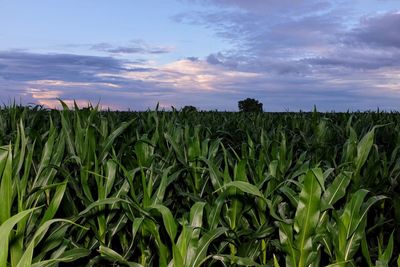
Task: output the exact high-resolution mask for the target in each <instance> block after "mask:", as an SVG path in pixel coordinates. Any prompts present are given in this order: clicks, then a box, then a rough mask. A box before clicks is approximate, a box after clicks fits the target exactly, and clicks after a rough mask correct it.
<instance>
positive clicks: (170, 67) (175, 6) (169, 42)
mask: <svg viewBox="0 0 400 267" xmlns="http://www.w3.org/2000/svg"><path fill="white" fill-rule="evenodd" d="M245 98H254V99H257V100H259V101H260V102H262V103H263V107H264V111H299V110H303V111H307V110H311V109H313V107H314V105H315V106H316V107H317V109H318V110H320V111H347V110H350V111H355V110H361V111H363V110H376V109H377V108H379V109H380V110H387V111H390V110H400V1H399V0H351V1H344V0H331V1H327V0H296V1H294V0H145V1H144V0H142V1H139V0H113V1H111V0H58V1H54V0H35V1H32V0H0V102H1V104H5V105H6V104H9V103H12V102H13V101H14V100H15V101H16V102H17V103H22V104H40V105H44V106H45V107H48V108H57V107H59V106H60V104H59V101H58V99H62V100H64V101H65V102H66V103H67V104H72V103H73V101H76V102H77V103H78V105H80V106H87V104H88V103H92V104H97V103H100V106H101V107H102V108H110V109H113V110H147V109H154V108H155V107H156V105H157V103H159V106H160V107H161V108H164V109H167V110H168V109H170V108H171V107H172V106H173V107H175V108H177V109H179V108H181V107H183V106H185V105H192V106H195V107H197V108H198V109H199V110H220V111H237V110H238V101H239V100H242V99H245Z"/></svg>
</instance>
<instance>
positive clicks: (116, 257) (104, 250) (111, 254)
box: [99, 246, 143, 267]
mask: <svg viewBox="0 0 400 267" xmlns="http://www.w3.org/2000/svg"><path fill="white" fill-rule="evenodd" d="M99 252H100V254H102V255H104V256H105V257H107V258H108V259H110V260H111V261H114V262H119V263H122V264H126V265H128V266H129V267H143V266H142V265H141V264H139V263H136V262H129V261H127V260H125V259H124V257H122V256H121V255H120V254H118V253H117V252H115V251H114V250H112V249H111V248H108V247H105V246H100V247H99Z"/></svg>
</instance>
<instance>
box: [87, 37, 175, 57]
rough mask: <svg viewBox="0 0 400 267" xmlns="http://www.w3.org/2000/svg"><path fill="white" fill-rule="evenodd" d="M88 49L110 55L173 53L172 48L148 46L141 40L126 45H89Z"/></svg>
mask: <svg viewBox="0 0 400 267" xmlns="http://www.w3.org/2000/svg"><path fill="white" fill-rule="evenodd" d="M90 49H92V50H97V51H102V52H107V53H111V54H166V53H171V52H172V51H173V47H168V46H154V45H149V44H147V43H146V42H144V41H142V40H134V41H131V42H130V43H129V44H127V45H117V46H116V45H112V44H109V43H98V44H94V45H91V47H90Z"/></svg>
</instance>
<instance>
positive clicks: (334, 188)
mask: <svg viewBox="0 0 400 267" xmlns="http://www.w3.org/2000/svg"><path fill="white" fill-rule="evenodd" d="M349 174H350V173H346V172H344V173H340V174H339V175H338V176H336V178H335V179H334V180H333V182H332V184H331V185H330V186H329V187H328V188H327V189H326V191H325V192H324V194H323V195H322V199H321V211H324V210H327V209H328V208H329V207H331V206H332V205H334V204H335V203H336V202H337V201H338V200H340V199H341V198H342V197H344V196H345V194H346V189H347V187H348V185H349V184H350V181H351V176H350V175H349Z"/></svg>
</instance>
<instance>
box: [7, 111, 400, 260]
mask: <svg viewBox="0 0 400 267" xmlns="http://www.w3.org/2000/svg"><path fill="white" fill-rule="evenodd" d="M0 145H1V149H0V177H1V184H0V266H13V267H14V266H31V265H32V266H57V265H60V266H110V265H113V264H114V265H120V266H124V265H126V266H326V265H330V266H396V265H398V264H400V263H399V261H400V258H399V253H400V251H399V250H400V245H399V241H400V196H399V194H398V192H400V185H399V182H400V178H399V175H400V115H399V114H397V113H391V114H389V113H380V112H375V113H325V114H322V113H317V112H313V113H282V114H278V113H277V114H272V113H264V114H245V113H215V112H199V113H196V112H187V113H185V112H175V111H174V112H160V111H149V112H142V113H129V112H100V111H98V110H96V109H95V108H94V109H93V108H87V109H81V110H74V111H72V110H69V109H68V108H67V107H64V110H61V111H54V110H53V111H47V110H44V109H42V108H40V107H31V108H23V107H18V106H14V107H7V108H4V109H2V110H0Z"/></svg>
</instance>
